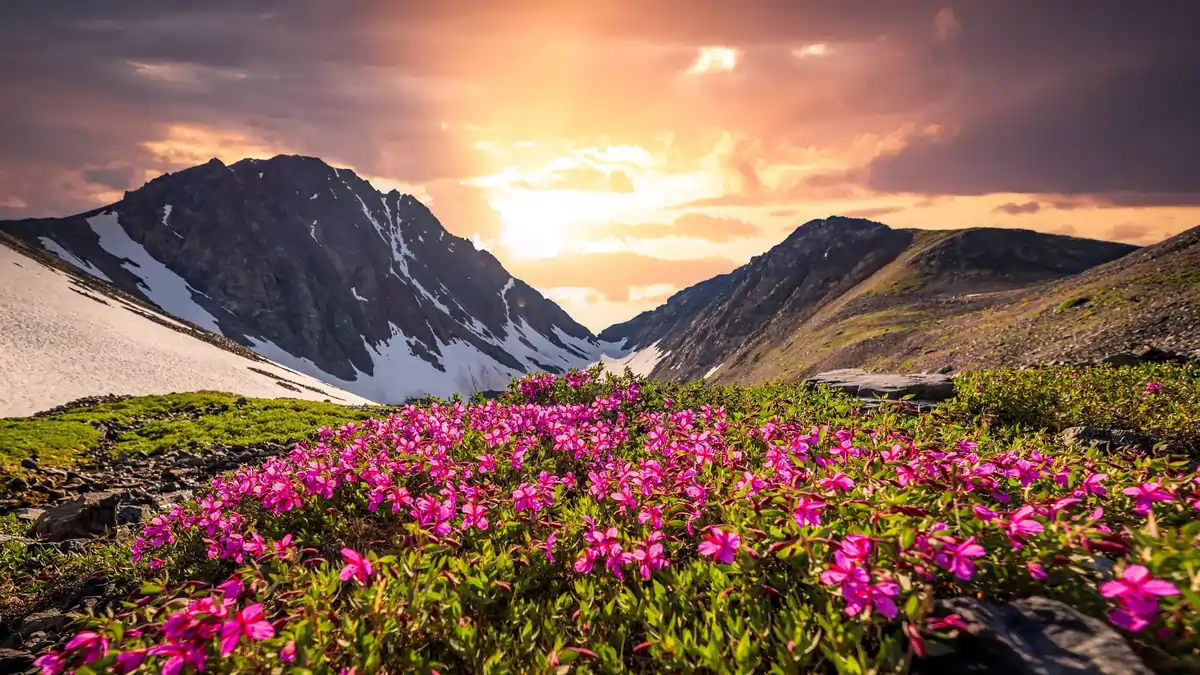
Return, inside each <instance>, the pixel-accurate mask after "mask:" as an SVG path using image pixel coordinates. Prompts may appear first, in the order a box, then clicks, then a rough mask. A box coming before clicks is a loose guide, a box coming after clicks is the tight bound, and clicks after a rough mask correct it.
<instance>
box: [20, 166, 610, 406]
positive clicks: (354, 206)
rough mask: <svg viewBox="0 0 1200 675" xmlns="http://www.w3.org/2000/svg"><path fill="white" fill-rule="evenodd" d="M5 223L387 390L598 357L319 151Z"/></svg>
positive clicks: (428, 220)
mask: <svg viewBox="0 0 1200 675" xmlns="http://www.w3.org/2000/svg"><path fill="white" fill-rule="evenodd" d="M0 231H2V232H7V233H9V234H11V235H14V236H16V237H17V238H19V239H21V240H23V241H24V242H25V243H26V244H28V245H32V246H36V247H38V248H41V249H43V250H45V251H48V252H50V253H53V254H55V255H57V256H58V257H60V258H61V259H62V260H64V261H66V262H68V263H70V264H72V265H74V266H75V267H77V268H78V269H79V270H81V271H82V272H85V273H87V274H89V275H92V276H94V277H96V278H99V279H105V280H108V281H111V282H112V283H113V284H115V285H116V286H117V287H118V288H120V289H122V290H124V291H125V292H127V293H130V294H132V295H135V296H137V297H139V298H141V299H144V300H146V301H148V302H150V303H152V304H154V305H155V306H157V307H159V308H161V309H162V310H163V311H164V312H166V313H167V314H170V315H172V316H175V317H178V318H180V319H183V320H186V321H188V322H190V323H192V324H195V325H196V326H199V327H201V328H204V329H206V330H211V331H213V332H215V333H218V334H221V335H224V336H226V337H228V338H230V339H232V340H234V341H236V342H238V343H241V344H243V345H245V346H247V347H250V348H251V349H253V350H254V351H256V352H258V353H259V354H262V355H263V356H266V357H267V358H270V359H272V360H275V361H277V362H279V363H281V364H284V365H287V366H289V367H291V368H294V369H296V370H298V371H300V372H303V373H306V374H308V375H311V376H313V377H316V378H318V379H321V380H323V381H326V382H330V383H333V384H335V385H336V386H338V387H342V388H344V389H346V390H348V391H352V392H355V393H356V394H358V395H360V396H364V397H366V398H369V399H372V400H375V401H379V402H385V403H397V402H402V401H404V400H406V399H408V398H411V397H415V396H421V395H438V396H447V395H450V394H452V393H456V392H457V393H470V392H473V391H481V390H495V389H503V388H505V387H507V385H508V382H509V379H510V378H512V377H514V376H520V375H522V374H524V373H527V372H532V371H536V370H549V371H551V372H563V371H566V370H568V369H570V368H573V367H582V366H586V365H588V364H589V363H592V362H594V361H596V360H597V359H598V358H599V357H600V355H601V345H600V343H598V342H597V340H596V338H595V337H594V336H593V335H592V334H591V332H590V331H588V330H587V329H586V328H584V327H583V326H580V325H579V324H578V323H576V322H575V321H574V320H572V319H571V318H570V317H569V316H568V315H567V314H566V313H565V312H563V311H562V309H561V308H559V307H558V306H557V305H556V304H554V303H553V302H551V301H550V300H548V299H546V298H544V297H543V296H542V295H541V294H540V293H538V292H537V291H536V290H534V289H533V288H532V287H530V286H529V285H527V284H525V283H524V282H522V281H520V280H519V279H515V278H513V277H512V275H510V274H509V273H508V272H507V271H506V270H505V269H504V268H503V266H501V264H500V263H499V261H498V260H496V259H495V257H493V256H492V255H491V254H490V253H488V252H486V251H481V250H477V249H476V248H475V247H474V245H473V244H472V243H471V242H470V241H469V240H467V239H463V238H460V237H455V236H453V235H451V234H450V233H449V232H447V231H446V230H445V229H444V228H443V227H442V225H441V223H440V222H438V220H437V218H435V217H434V215H433V214H432V213H431V212H430V211H429V209H427V208H426V207H425V206H424V205H423V204H421V203H420V202H419V201H417V200H416V199H415V198H413V197H412V196H410V195H402V194H400V193H399V192H396V191H394V190H393V191H391V192H389V193H387V194H383V193H380V192H378V191H377V190H375V189H374V188H373V187H371V185H370V184H369V183H367V182H366V181H364V180H362V179H361V178H359V177H358V176H357V175H355V174H354V173H353V172H352V171H348V170H345V169H335V168H333V167H330V166H328V165H327V164H325V163H324V162H322V161H321V160H319V159H315V158H309V157H294V156H279V157H275V158H272V159H270V160H249V159H248V160H243V161H241V162H237V163H236V164H233V165H229V166H226V165H225V164H223V163H221V162H220V161H217V160H212V161H210V162H208V163H207V164H204V165H202V166H198V167H193V168H191V169H187V170H185V171H181V172H179V173H175V174H167V175H164V176H162V177H160V178H157V179H155V180H153V181H151V182H149V183H147V184H146V185H145V186H143V187H142V188H140V189H138V190H136V191H133V192H129V193H126V195H125V197H124V198H123V199H122V200H121V201H120V202H117V203H116V204H113V205H112V206H109V207H106V208H104V209H100V210H97V211H93V212H89V213H84V214H81V215H78V216H72V217H68V218H57V219H35V220H24V221H10V222H3V223H0Z"/></svg>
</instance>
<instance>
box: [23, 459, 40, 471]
mask: <svg viewBox="0 0 1200 675" xmlns="http://www.w3.org/2000/svg"><path fill="white" fill-rule="evenodd" d="M21 468H22V469H29V470H30V471H37V470H38V469H39V468H40V467H38V463H37V460H36V459H34V458H32V457H26V458H25V459H22V460H21Z"/></svg>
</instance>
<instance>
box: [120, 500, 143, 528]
mask: <svg viewBox="0 0 1200 675" xmlns="http://www.w3.org/2000/svg"><path fill="white" fill-rule="evenodd" d="M145 517H146V510H145V509H144V508H142V507H140V506H124V505H123V506H121V507H120V508H119V509H117V523H118V524H120V525H127V524H130V523H140V522H142V519H143V518H145Z"/></svg>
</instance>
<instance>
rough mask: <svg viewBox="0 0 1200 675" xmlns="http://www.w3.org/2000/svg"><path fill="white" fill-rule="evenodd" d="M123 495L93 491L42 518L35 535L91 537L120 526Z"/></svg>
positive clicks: (59, 538)
mask: <svg viewBox="0 0 1200 675" xmlns="http://www.w3.org/2000/svg"><path fill="white" fill-rule="evenodd" d="M119 501H120V500H119V495H118V494H117V493H115V492H89V493H87V494H84V495H80V496H79V497H76V498H75V499H72V500H71V501H69V502H67V503H65V504H60V505H58V506H56V507H54V508H52V509H50V510H49V511H46V512H45V513H43V514H42V515H41V516H39V517H38V519H37V521H36V522H34V524H33V536H34V537H37V538H38V539H41V540H43V541H52V542H53V541H65V540H67V539H80V538H84V539H86V538H91V537H94V536H96V535H99V534H103V533H104V532H105V531H106V530H108V529H109V528H115V527H116V526H117V506H118V503H119Z"/></svg>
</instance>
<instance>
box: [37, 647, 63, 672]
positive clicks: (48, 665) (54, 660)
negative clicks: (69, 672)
mask: <svg viewBox="0 0 1200 675" xmlns="http://www.w3.org/2000/svg"><path fill="white" fill-rule="evenodd" d="M33 665H35V666H37V667H38V668H41V669H42V675H59V673H61V672H63V671H64V670H66V668H67V666H66V664H65V663H63V657H62V655H61V654H55V653H54V652H51V653H49V654H44V655H42V656H39V657H37V659H35V660H34V662H33Z"/></svg>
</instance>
